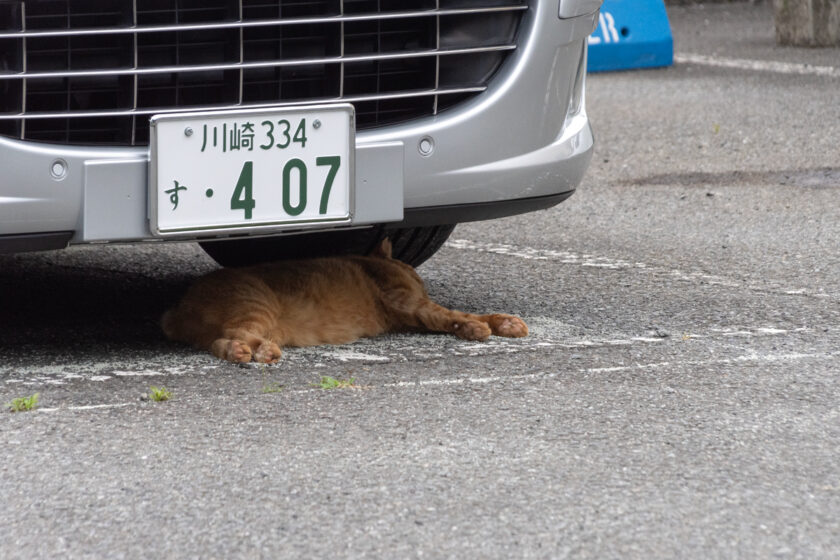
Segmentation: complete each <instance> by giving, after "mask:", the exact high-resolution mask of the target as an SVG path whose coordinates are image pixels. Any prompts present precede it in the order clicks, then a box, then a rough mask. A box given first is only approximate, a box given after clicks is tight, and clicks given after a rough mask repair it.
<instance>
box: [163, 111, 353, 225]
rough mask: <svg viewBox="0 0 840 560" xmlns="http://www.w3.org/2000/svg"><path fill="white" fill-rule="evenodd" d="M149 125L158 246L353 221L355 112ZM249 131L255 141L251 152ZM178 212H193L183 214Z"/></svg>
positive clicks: (241, 114)
mask: <svg viewBox="0 0 840 560" xmlns="http://www.w3.org/2000/svg"><path fill="white" fill-rule="evenodd" d="M149 124H150V127H149V134H150V136H149V147H150V150H149V165H148V174H149V181H148V183H149V186H148V192H149V200H148V202H149V203H148V208H149V213H148V214H149V215H148V218H149V226H150V230H151V232H152V234H153V235H155V236H156V237H201V236H214V235H215V236H218V235H226V234H242V233H249V234H268V233H272V232H276V231H284V230H292V229H293V230H297V229H310V228H325V227H327V228H328V227H336V226H342V225H350V224H352V222H353V215H354V212H355V198H356V197H355V140H356V130H355V109H354V107H353V105H351V104H349V103H337V104H319V105H314V104H313V105H294V106H283V107H265V108H262V107H261V108H253V109H233V110H223V111H195V112H178V113H163V114H157V115H154V116H152V117H151V119H150V123H149ZM246 124H249V125H252V126H251V127H246V126H245V125H246ZM243 130H244V131H245V132H246V133H247V134H250V137H249V138H248V142H247V143H244V144H245V145H243V141H242V137H241V136H242V135H241V133H242V131H243ZM237 131H238V132H237ZM219 132H221V134H219ZM235 133H236V134H239V138H236V137H235ZM247 134H246V137H248V136H247ZM228 140H230V141H231V144H228ZM234 140H236V146H237V147H236V148H235V149H234V148H233V142H234ZM313 140H314V141H315V143H314V144H313ZM307 144H309V147H307ZM199 146H200V149H199ZM246 148H247V149H246ZM319 151H323V153H318V152H319ZM336 152H337V153H336ZM336 157H337V158H338V160H337V161H336V160H335V158H336ZM249 158H250V159H249ZM247 162H250V165H249V164H248V163H247ZM199 164H201V165H200V166H199ZM248 168H250V169H248ZM334 168H335V169H334ZM176 175H178V176H179V177H184V176H186V178H187V181H179V179H178V178H175V176H176ZM272 177H273V179H272ZM190 183H192V184H190ZM277 184H279V185H280V186H279V188H278V186H277ZM217 192H218V193H219V195H218V196H216V193H217ZM202 194H203V195H204V196H202ZM214 197H215V200H214ZM228 197H230V205H229V207H228V206H227V204H228V203H227V200H228ZM257 203H261V204H260V205H259V210H258V208H257ZM179 206H180V207H181V209H184V208H189V210H188V211H182V212H181V214H177V215H176V214H175V212H177V211H178V208H179ZM249 206H250V208H249ZM316 210H317V212H316Z"/></svg>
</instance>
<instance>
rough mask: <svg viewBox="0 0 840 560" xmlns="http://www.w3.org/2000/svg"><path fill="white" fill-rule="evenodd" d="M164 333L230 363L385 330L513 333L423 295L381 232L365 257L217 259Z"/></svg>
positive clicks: (502, 323)
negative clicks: (234, 264)
mask: <svg viewBox="0 0 840 560" xmlns="http://www.w3.org/2000/svg"><path fill="white" fill-rule="evenodd" d="M162 326H163V331H164V333H166V336H167V337H169V338H170V339H172V340H176V341H180V342H187V343H190V344H192V345H194V346H196V347H198V348H203V349H207V350H209V351H210V352H212V353H213V354H214V355H215V356H218V357H219V358H221V359H223V360H228V361H231V362H250V361H251V360H252V359H253V360H255V361H257V362H263V363H274V362H276V361H277V360H278V359H279V358H280V354H281V350H280V349H281V347H283V346H314V345H318V344H342V343H346V342H352V341H354V340H356V339H358V338H361V337H364V336H375V335H378V334H382V333H386V332H397V331H425V332H447V333H452V334H454V335H456V336H458V337H460V338H464V339H467V340H485V339H487V338H488V337H489V336H490V334H495V335H498V336H507V337H520V336H525V335H527V334H528V327H527V326H526V325H525V323H524V322H523V321H522V319H519V318H518V317H514V316H512V315H502V314H493V315H473V314H470V313H462V312H460V311H453V310H450V309H446V308H445V307H441V306H440V305H437V304H436V303H434V302H432V301H431V300H430V299H429V296H428V294H427V293H426V289H425V288H424V286H423V280H421V279H420V276H418V274H417V273H416V272H415V271H414V269H413V268H412V267H411V266H409V265H407V264H405V263H403V262H400V261H398V260H396V259H393V258H391V243H390V241H388V240H387V239H385V240H384V241H383V242H382V244H381V245H380V246H379V247H378V248H377V249H376V250H374V251H373V253H371V254H370V255H368V256H364V257H363V256H346V257H332V258H322V259H312V260H302V261H289V262H280V263H272V264H263V265H257V266H252V267H248V268H239V269H231V268H225V269H221V270H217V271H214V272H211V273H210V274H208V275H207V276H204V277H203V278H200V279H199V280H198V281H197V282H196V283H195V284H194V285H193V286H192V287H191V288H190V289H189V290H188V291H187V294H186V295H185V296H184V298H183V299H182V300H181V302H180V303H179V304H178V305H177V306H176V307H174V308H173V309H171V310H169V311H167V312H166V313H165V314H164V316H163V320H162Z"/></svg>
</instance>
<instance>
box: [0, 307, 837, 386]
mask: <svg viewBox="0 0 840 560" xmlns="http://www.w3.org/2000/svg"><path fill="white" fill-rule="evenodd" d="M525 319H526V321H527V322H528V323H529V325H530V327H531V335H530V336H528V337H527V338H520V339H507V338H499V337H492V338H491V339H489V340H487V341H485V342H472V341H464V340H459V339H456V338H453V337H450V336H448V335H437V336H435V335H394V336H385V337H378V338H374V339H362V340H359V341H357V342H355V343H352V344H348V345H345V346H339V347H334V346H321V347H318V346H314V347H308V348H289V349H287V350H286V351H285V352H284V356H283V358H282V359H281V361H280V362H279V363H278V364H277V365H275V366H266V365H264V364H256V363H251V364H247V365H243V367H246V368H249V369H253V370H265V371H272V370H274V371H276V370H277V369H281V368H286V369H289V368H292V369H299V368H311V369H312V371H313V373H317V372H318V371H319V370H322V371H325V370H326V369H327V368H329V367H334V366H336V365H340V364H347V363H353V364H386V363H406V362H411V363H422V362H427V361H430V360H439V359H446V358H450V357H467V358H470V357H487V356H494V355H496V356H498V355H510V354H520V353H529V352H543V351H546V350H549V351H551V350H572V351H574V350H592V349H599V348H616V347H625V348H626V347H633V346H640V345H641V346H650V345H659V344H663V343H667V342H669V341H670V342H686V341H689V340H700V339H703V340H719V341H725V340H730V339H732V338H764V337H784V336H789V335H799V334H808V333H812V332H813V331H814V329H813V328H810V327H796V328H779V327H775V326H771V325H764V326H757V327H745V326H732V327H712V328H709V329H708V330H706V331H704V332H685V333H682V332H675V333H665V332H652V331H649V332H643V333H639V334H637V335H626V334H625V335H616V336H612V337H582V336H575V335H574V334H573V333H572V331H573V330H575V328H574V326H573V325H568V324H565V323H561V322H560V321H557V320H556V319H552V318H548V317H525ZM830 330H836V329H830ZM178 361H179V362H180V363H179V365H171V362H172V359H171V357H170V358H167V359H166V360H165V362H164V361H161V360H148V361H145V362H139V363H138V362H136V361H135V363H134V364H133V367H132V368H131V369H126V365H125V363H124V362H119V361H114V362H111V363H109V362H104V361H103V362H100V363H97V364H96V365H95V367H91V365H90V364H84V363H78V364H72V363H70V364H62V365H40V366H38V365H33V366H26V367H22V366H0V381H2V382H4V384H5V385H6V386H15V385H21V386H33V385H34V386H43V385H47V386H49V385H52V386H60V385H66V384H68V383H72V382H78V381H90V382H107V381H109V380H112V379H119V378H142V377H179V376H184V375H208V374H212V373H214V372H215V371H216V370H218V369H219V368H220V367H222V365H223V364H222V363H221V362H219V361H218V360H217V359H216V358H213V357H212V356H210V355H209V354H204V353H201V352H196V353H195V354H190V355H189V356H181V357H179V358H178Z"/></svg>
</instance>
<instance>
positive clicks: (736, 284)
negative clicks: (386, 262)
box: [446, 239, 840, 299]
mask: <svg viewBox="0 0 840 560" xmlns="http://www.w3.org/2000/svg"><path fill="white" fill-rule="evenodd" d="M446 246H447V247H451V248H453V249H461V250H469V251H477V252H479V253H492V254H494V255H507V256H510V257H516V258H520V259H527V260H538V261H552V262H557V263H560V264H570V265H576V266H581V267H589V268H600V269H605V270H635V271H641V272H643V273H646V274H652V275H655V276H660V277H664V278H670V279H673V280H678V281H683V282H697V283H700V284H709V285H712V286H722V287H725V288H739V289H747V290H750V291H753V292H760V293H766V294H775V295H786V296H804V297H812V298H818V299H840V297H838V296H837V295H835V294H826V293H815V292H809V291H808V290H805V289H804V288H799V287H790V286H782V285H778V284H771V283H769V282H766V283H762V284H758V283H753V282H748V281H744V280H736V279H734V278H727V277H724V276H718V275H716V274H709V273H707V272H700V271H685V270H679V269H675V268H667V267H662V266H657V265H649V264H646V263H642V262H635V261H626V260H623V259H613V258H609V257H602V256H596V255H591V254H587V253H583V254H579V253H571V252H568V251H555V250H551V249H535V248H532V247H516V246H514V245H508V244H505V243H483V242H476V241H470V240H467V239H450V240H449V241H447V242H446Z"/></svg>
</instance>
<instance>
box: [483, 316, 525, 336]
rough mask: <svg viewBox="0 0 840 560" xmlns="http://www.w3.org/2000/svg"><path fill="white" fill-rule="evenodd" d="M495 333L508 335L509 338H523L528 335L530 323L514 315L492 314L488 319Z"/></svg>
mask: <svg viewBox="0 0 840 560" xmlns="http://www.w3.org/2000/svg"><path fill="white" fill-rule="evenodd" d="M488 323H490V328H491V329H492V330H493V334H495V335H496V336H506V337H508V338H521V337H523V336H528V325H526V324H525V321H523V320H522V319H520V318H519V317H514V316H513V315H504V314H501V313H499V314H496V315H491V316H490V319H489V321H488Z"/></svg>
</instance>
